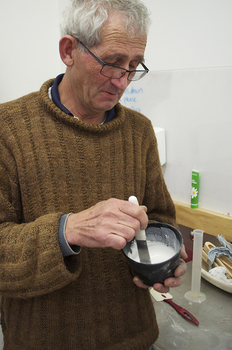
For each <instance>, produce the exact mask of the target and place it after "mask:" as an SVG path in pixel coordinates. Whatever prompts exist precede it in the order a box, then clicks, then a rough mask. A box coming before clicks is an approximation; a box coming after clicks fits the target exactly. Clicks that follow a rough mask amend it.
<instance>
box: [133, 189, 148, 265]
mask: <svg viewBox="0 0 232 350" xmlns="http://www.w3.org/2000/svg"><path fill="white" fill-rule="evenodd" d="M129 202H131V203H134V204H137V205H139V203H138V200H137V198H136V197H135V196H130V198H129ZM135 239H136V242H137V247H138V253H139V259H140V262H141V263H144V264H150V263H151V259H150V254H149V250H148V246H147V240H146V233H145V230H139V232H138V233H137V234H136V235H135Z"/></svg>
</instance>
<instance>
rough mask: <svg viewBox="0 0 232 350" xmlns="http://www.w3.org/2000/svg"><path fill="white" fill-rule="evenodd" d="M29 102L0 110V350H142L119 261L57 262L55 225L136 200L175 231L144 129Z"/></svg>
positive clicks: (120, 112) (142, 313) (145, 311)
mask: <svg viewBox="0 0 232 350" xmlns="http://www.w3.org/2000/svg"><path fill="white" fill-rule="evenodd" d="M52 84H53V80H49V81H48V82H46V83H45V84H43V86H42V87H41V90H40V91H39V92H35V93H32V94H29V95H27V96H24V97H22V98H20V99H18V100H15V101H12V102H9V103H5V104H2V105H1V106H0V123H1V124H0V125H1V128H0V294H1V295H2V303H1V324H2V328H3V333H4V343H5V345H4V349H5V350H29V349H30V350H37V349H38V350H66V349H67V350H72V349H73V350H74V349H75V350H124V349H125V350H145V349H147V348H148V347H149V346H150V345H151V344H152V343H153V342H155V340H156V339H157V336H158V327H157V324H156V317H155V313H154V309H153V304H152V301H151V299H150V296H149V292H148V291H147V290H143V289H140V288H138V287H136V286H135V285H134V283H133V281H132V275H131V272H130V270H129V268H128V265H127V262H126V260H125V257H124V255H123V253H122V252H121V251H116V250H114V249H88V248H83V249H82V251H81V253H80V254H79V255H77V256H71V257H66V258H63V256H62V254H61V251H60V247H59V242H58V226H59V219H60V216H61V215H63V214H67V213H69V212H79V211H81V210H83V209H86V208H89V207H90V206H92V205H94V204H95V203H97V202H99V201H101V200H105V199H108V198H110V197H116V198H119V199H125V200H127V199H128V197H129V196H130V195H136V196H137V197H138V199H139V202H140V203H143V204H144V205H146V206H147V207H148V215H149V219H150V220H151V221H163V222H168V223H170V224H173V225H175V210H174V206H173V202H172V200H171V198H170V195H169V193H168V191H167V188H166V185H165V183H164V180H163V176H162V171H161V166H160V163H159V159H158V152H157V144H156V139H155V136H154V132H153V129H152V127H151V122H150V121H149V120H148V119H147V118H146V117H144V116H143V115H141V114H140V113H137V112H134V111H132V110H129V109H127V108H125V107H123V106H121V105H120V104H118V105H117V106H116V118H115V119H114V120H113V121H111V122H109V123H107V124H104V125H93V124H87V123H84V122H81V121H79V120H77V119H74V118H73V117H71V116H69V115H66V114H65V113H64V112H62V111H61V110H60V109H59V108H58V107H56V106H55V105H54V104H53V103H52V101H50V99H49V97H48V93H47V92H48V88H49V87H50V86H51V85H52Z"/></svg>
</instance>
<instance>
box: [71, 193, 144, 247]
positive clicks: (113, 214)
mask: <svg viewBox="0 0 232 350" xmlns="http://www.w3.org/2000/svg"><path fill="white" fill-rule="evenodd" d="M146 211H147V208H146V207H145V206H138V205H136V204H133V203H130V202H129V201H124V200H120V199H115V198H111V199H108V200H106V201H102V202H99V203H97V204H96V205H94V206H93V207H91V208H89V209H87V210H84V211H81V212H80V213H76V214H71V215H70V216H69V217H68V220H67V223H66V229H65V235H66V239H67V241H68V243H69V244H70V245H78V246H80V247H89V248H100V247H101V248H106V247H111V248H114V249H118V250H119V249H122V248H123V247H124V246H125V245H126V243H127V242H129V241H131V240H132V239H133V238H134V236H135V234H136V233H137V231H138V230H139V229H145V228H146V227H147V224H148V217H147V214H146Z"/></svg>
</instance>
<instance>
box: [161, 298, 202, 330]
mask: <svg viewBox="0 0 232 350" xmlns="http://www.w3.org/2000/svg"><path fill="white" fill-rule="evenodd" d="M164 301H166V302H167V303H168V304H170V305H171V306H172V307H174V309H175V310H176V311H177V312H178V313H179V314H180V315H181V316H182V317H184V318H185V319H186V320H188V321H190V322H192V323H194V324H196V325H197V326H198V325H199V321H198V320H197V319H196V318H195V317H194V316H193V315H192V314H190V312H188V311H187V310H186V309H184V308H183V307H181V306H179V305H177V304H175V303H174V302H173V301H172V300H171V299H164Z"/></svg>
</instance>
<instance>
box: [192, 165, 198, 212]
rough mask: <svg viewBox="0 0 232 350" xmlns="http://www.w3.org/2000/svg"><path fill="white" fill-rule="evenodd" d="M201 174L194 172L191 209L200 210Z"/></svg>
mask: <svg viewBox="0 0 232 350" xmlns="http://www.w3.org/2000/svg"><path fill="white" fill-rule="evenodd" d="M198 194H199V172H198V171H195V170H193V171H192V193H191V208H198Z"/></svg>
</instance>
